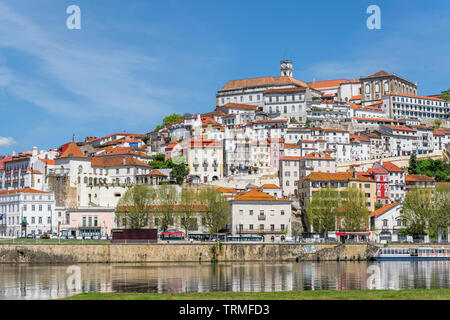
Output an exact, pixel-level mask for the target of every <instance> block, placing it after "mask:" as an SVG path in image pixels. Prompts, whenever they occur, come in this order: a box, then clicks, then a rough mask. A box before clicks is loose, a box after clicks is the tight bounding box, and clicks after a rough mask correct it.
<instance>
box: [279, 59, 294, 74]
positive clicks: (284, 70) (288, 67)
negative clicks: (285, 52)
mask: <svg viewBox="0 0 450 320" xmlns="http://www.w3.org/2000/svg"><path fill="white" fill-rule="evenodd" d="M293 70H294V68H293V66H292V61H290V60H283V61H281V62H280V71H281V76H282V77H292V71H293Z"/></svg>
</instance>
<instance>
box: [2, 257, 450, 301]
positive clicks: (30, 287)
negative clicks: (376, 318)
mask: <svg viewBox="0 0 450 320" xmlns="http://www.w3.org/2000/svg"><path fill="white" fill-rule="evenodd" d="M370 265H375V266H378V267H379V269H378V270H379V271H380V272H379V273H380V281H379V284H380V289H406V288H408V289H412V288H450V262H449V261H419V262H409V261H404V262H401V261H392V262H389V261H384V262H303V263H219V264H216V265H213V264H196V263H183V264H162V263H161V264H110V265H109V264H84V265H83V264H80V265H79V266H80V268H81V278H82V279H81V280H82V287H81V291H82V292H88V291H100V292H170V293H176V292H204V291H216V290H218V291H289V290H324V289H327V290H347V289H367V278H368V277H369V276H370V274H369V273H367V268H368V267H369V266H370ZM67 267H68V266H61V265H60V266H54V265H52V266H51V265H8V264H4V265H0V299H53V298H60V297H65V296H69V295H72V294H74V293H76V292H73V291H70V290H68V289H67V286H66V281H67V277H68V274H66V269H67Z"/></svg>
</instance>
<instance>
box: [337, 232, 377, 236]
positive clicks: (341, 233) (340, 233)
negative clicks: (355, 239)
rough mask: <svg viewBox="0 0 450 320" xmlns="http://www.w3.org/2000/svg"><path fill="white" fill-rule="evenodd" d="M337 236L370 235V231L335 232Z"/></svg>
mask: <svg viewBox="0 0 450 320" xmlns="http://www.w3.org/2000/svg"><path fill="white" fill-rule="evenodd" d="M336 235H337V236H370V232H336Z"/></svg>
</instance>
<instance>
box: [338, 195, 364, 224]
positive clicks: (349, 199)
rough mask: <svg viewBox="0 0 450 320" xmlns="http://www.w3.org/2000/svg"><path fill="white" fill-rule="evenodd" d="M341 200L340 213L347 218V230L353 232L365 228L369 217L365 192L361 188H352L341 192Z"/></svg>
mask: <svg viewBox="0 0 450 320" xmlns="http://www.w3.org/2000/svg"><path fill="white" fill-rule="evenodd" d="M341 202H342V205H341V206H340V207H339V209H338V215H339V216H343V217H344V219H345V230H346V231H352V232H356V231H363V230H365V229H366V227H367V226H368V219H369V210H368V209H367V203H366V202H367V198H366V196H365V194H364V193H363V192H361V191H360V190H359V189H355V188H350V189H348V190H347V191H345V192H341Z"/></svg>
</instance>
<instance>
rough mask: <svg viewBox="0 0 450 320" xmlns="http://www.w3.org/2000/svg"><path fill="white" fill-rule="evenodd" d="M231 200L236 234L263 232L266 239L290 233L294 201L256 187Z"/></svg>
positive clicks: (232, 232)
mask: <svg viewBox="0 0 450 320" xmlns="http://www.w3.org/2000/svg"><path fill="white" fill-rule="evenodd" d="M230 203H231V222H230V227H231V228H230V229H231V234H232V235H233V236H239V235H262V236H263V237H264V241H265V242H270V241H275V240H276V239H277V238H279V239H280V240H283V239H285V237H290V236H291V201H290V200H288V199H284V198H280V197H275V196H273V195H270V194H268V193H265V192H261V191H259V190H258V189H257V188H255V189H251V190H250V191H247V192H245V193H243V194H240V195H238V196H236V197H235V198H234V199H233V200H231V201H230Z"/></svg>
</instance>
